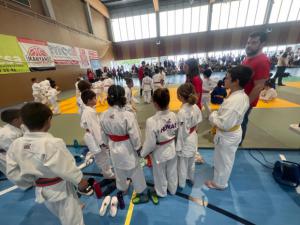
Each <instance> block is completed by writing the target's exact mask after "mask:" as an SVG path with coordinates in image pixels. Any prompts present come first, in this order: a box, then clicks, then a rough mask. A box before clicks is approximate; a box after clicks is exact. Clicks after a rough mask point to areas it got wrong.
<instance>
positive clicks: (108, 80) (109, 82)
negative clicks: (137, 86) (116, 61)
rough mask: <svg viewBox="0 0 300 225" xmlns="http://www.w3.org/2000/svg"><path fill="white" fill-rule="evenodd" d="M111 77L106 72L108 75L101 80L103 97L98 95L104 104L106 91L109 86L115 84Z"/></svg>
mask: <svg viewBox="0 0 300 225" xmlns="http://www.w3.org/2000/svg"><path fill="white" fill-rule="evenodd" d="M111 77H112V75H111V74H108V77H107V78H106V79H105V80H103V84H102V85H103V94H104V97H102V96H101V97H102V98H101V97H100V103H101V104H104V102H105V101H106V100H107V92H108V89H109V87H110V86H112V85H114V84H115V82H114V80H113V79H112V78H111Z"/></svg>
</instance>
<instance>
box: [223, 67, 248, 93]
mask: <svg viewBox="0 0 300 225" xmlns="http://www.w3.org/2000/svg"><path fill="white" fill-rule="evenodd" d="M228 73H230V75H231V81H236V80H238V81H239V86H240V87H242V88H244V87H245V85H246V84H247V83H248V82H249V80H250V79H251V76H252V73H253V71H252V69H251V68H250V67H249V66H244V65H238V66H236V67H233V68H231V69H230V70H228Z"/></svg>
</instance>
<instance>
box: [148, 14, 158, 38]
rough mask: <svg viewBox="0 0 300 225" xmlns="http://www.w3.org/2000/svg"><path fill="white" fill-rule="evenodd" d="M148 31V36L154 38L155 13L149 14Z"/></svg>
mask: <svg viewBox="0 0 300 225" xmlns="http://www.w3.org/2000/svg"><path fill="white" fill-rule="evenodd" d="M149 32H150V38H154V37H156V36H157V34H156V16H155V13H151V14H149Z"/></svg>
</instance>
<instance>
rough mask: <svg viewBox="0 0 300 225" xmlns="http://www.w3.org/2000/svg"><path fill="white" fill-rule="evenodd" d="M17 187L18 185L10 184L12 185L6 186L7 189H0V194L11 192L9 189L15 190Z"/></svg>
mask: <svg viewBox="0 0 300 225" xmlns="http://www.w3.org/2000/svg"><path fill="white" fill-rule="evenodd" d="M17 188H18V186H16V185H15V186H12V187H10V188H7V189H5V190H3V191H0V196H1V195H4V194H6V193H8V192H11V191H13V190H15V189H17Z"/></svg>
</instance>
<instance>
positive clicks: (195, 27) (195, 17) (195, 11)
mask: <svg viewBox="0 0 300 225" xmlns="http://www.w3.org/2000/svg"><path fill="white" fill-rule="evenodd" d="M199 17H200V7H194V8H192V23H191V33H195V32H198V31H199V23H200V18H199Z"/></svg>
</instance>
